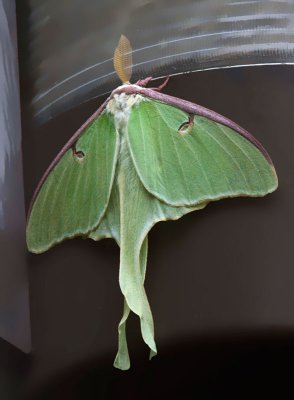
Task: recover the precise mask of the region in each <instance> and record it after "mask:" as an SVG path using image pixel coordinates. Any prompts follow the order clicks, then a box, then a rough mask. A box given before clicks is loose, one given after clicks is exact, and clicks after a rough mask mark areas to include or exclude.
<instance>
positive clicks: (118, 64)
mask: <svg viewBox="0 0 294 400" xmlns="http://www.w3.org/2000/svg"><path fill="white" fill-rule="evenodd" d="M113 65H114V68H115V71H116V73H117V75H118V76H119V79H120V80H121V81H122V83H129V81H130V79H131V76H132V66H133V59H132V46H131V44H130V42H129V40H128V39H127V38H126V37H125V36H124V35H121V37H120V39H119V42H118V45H117V47H116V49H115V50H114V55H113Z"/></svg>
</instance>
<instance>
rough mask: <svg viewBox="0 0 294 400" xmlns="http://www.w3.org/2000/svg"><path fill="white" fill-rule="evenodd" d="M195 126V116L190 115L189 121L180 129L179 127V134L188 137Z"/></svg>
mask: <svg viewBox="0 0 294 400" xmlns="http://www.w3.org/2000/svg"><path fill="white" fill-rule="evenodd" d="M193 125H194V116H193V115H189V119H188V121H185V122H183V123H182V124H181V125H180V126H179V127H178V132H179V133H180V135H187V134H189V133H190V132H191V129H192V128H193Z"/></svg>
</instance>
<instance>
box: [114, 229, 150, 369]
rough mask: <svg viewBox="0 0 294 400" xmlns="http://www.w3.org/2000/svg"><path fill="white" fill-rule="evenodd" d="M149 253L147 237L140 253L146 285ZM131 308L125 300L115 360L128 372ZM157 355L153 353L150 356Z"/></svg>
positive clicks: (115, 363) (116, 365) (118, 366)
mask: <svg viewBox="0 0 294 400" xmlns="http://www.w3.org/2000/svg"><path fill="white" fill-rule="evenodd" d="M147 253H148V238H147V237H146V238H145V240H144V242H143V244H142V247H141V251H140V273H141V276H142V282H143V284H144V280H145V274H146V264H147ZM130 311H131V310H130V308H129V306H128V303H127V301H126V299H124V311H123V317H122V319H121V321H120V323H119V326H118V352H117V355H116V358H115V360H114V364H113V365H114V366H115V367H116V368H119V369H122V370H127V369H129V368H130V357H129V351H128V344H127V338H126V323H127V318H128V316H129V314H130ZM153 355H155V354H153V353H152V351H151V354H150V356H153Z"/></svg>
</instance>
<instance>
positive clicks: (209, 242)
mask: <svg viewBox="0 0 294 400" xmlns="http://www.w3.org/2000/svg"><path fill="white" fill-rule="evenodd" d="M28 82H29V81H26V76H25V75H22V84H23V85H22V88H23V92H22V99H23V151H24V171H25V186H26V187H25V189H26V201H27V206H28V204H29V200H30V198H31V196H32V193H33V190H34V188H35V186H36V184H37V182H38V180H39V179H40V177H41V175H42V173H43V172H44V170H45V169H46V167H47V166H48V164H49V162H50V161H51V160H52V158H53V157H54V156H55V154H56V152H57V151H58V150H59V149H60V147H61V146H62V145H63V144H64V143H65V141H66V140H67V139H68V138H69V137H70V136H71V135H72V133H73V132H74V131H75V130H76V129H77V128H78V127H79V126H80V125H81V124H82V122H83V121H84V120H85V119H86V118H87V117H88V116H89V115H90V114H91V113H92V112H93V111H94V110H95V109H96V108H97V106H98V104H100V102H101V99H99V100H93V101H91V102H89V103H87V104H84V105H81V106H80V107H79V108H78V109H75V110H72V111H70V112H68V113H66V114H64V115H61V116H60V117H58V118H56V119H55V120H53V121H50V122H49V123H47V124H46V125H45V126H42V127H39V128H37V127H36V126H34V124H33V123H32V120H31V115H30V110H29V108H28V107H27V99H28V98H29V93H28V90H29V87H28ZM165 92H166V93H170V94H173V95H176V96H179V97H182V98H185V99H187V100H191V101H194V102H197V103H199V104H201V105H204V106H206V107H209V108H211V109H213V110H215V111H217V112H219V113H221V114H224V115H225V116H227V117H229V118H231V119H233V120H234V121H236V122H237V123H239V124H240V125H241V126H243V127H245V128H247V129H248V130H249V131H250V132H252V133H253V134H254V135H255V136H256V137H257V138H258V139H259V140H260V141H261V142H262V143H263V144H264V146H265V147H266V149H267V150H268V152H269V153H270V155H271V157H272V159H273V162H274V164H275V166H276V169H277V173H278V176H279V182H280V187H279V189H278V191H277V192H276V193H274V194H272V195H269V196H267V197H266V198H263V199H245V198H244V199H230V200H223V201H221V202H218V203H214V204H211V205H209V206H208V207H207V208H206V209H205V210H203V211H199V212H195V213H192V214H190V215H187V216H185V217H183V218H182V219H181V220H179V221H176V222H165V223H160V224H158V225H156V227H155V228H154V229H153V230H152V232H151V234H150V236H149V237H150V242H149V258H148V266H147V279H146V289H147V294H148V296H149V299H150V303H151V308H152V311H153V315H154V319H155V329H156V339H157V344H158V349H159V354H158V356H157V357H156V358H155V359H153V360H152V361H151V362H149V361H148V350H147V349H146V346H144V344H143V343H142V340H141V337H140V332H139V326H138V325H139V324H138V320H137V319H136V318H135V317H133V318H131V320H130V322H129V324H128V339H129V348H130V353H131V362H132V367H131V370H130V371H129V372H121V371H118V370H115V369H114V368H112V366H111V365H112V362H113V359H114V356H115V353H116V349H117V324H118V322H119V319H120V317H121V313H122V296H121V293H120V290H119V286H118V262H119V251H118V248H117V247H116V245H115V243H114V242H113V241H109V240H104V241H101V242H98V243H95V242H92V241H90V240H81V239H75V240H71V241H67V242H65V243H63V244H62V245H59V246H57V247H56V248H54V249H52V250H50V251H49V252H48V253H46V254H43V255H38V256H36V255H29V254H28V261H29V277H30V301H31V318H32V335H33V336H32V341H33V353H32V356H31V358H30V361H28V360H27V363H28V369H27V373H26V376H25V378H24V383H25V390H26V393H27V397H28V398H34V399H50V400H51V399H54V400H55V399H92V398H93V399H94V398H95V399H97V398H99V399H100V398H101V399H113V398H117V397H118V396H121V398H123V399H124V398H125V399H133V398H134V399H135V398H141V399H145V398H146V399H147V398H151V397H153V398H158V397H159V396H168V395H169V396H172V395H174V396H175V397H177V398H180V399H193V398H196V397H198V396H200V397H201V398H202V399H213V398H216V397H217V398H222V397H226V398H228V397H229V398H233V397H234V398H243V396H244V398H245V396H248V395H249V393H251V390H252V387H253V385H257V386H258V388H259V389H258V390H261V391H262V392H263V393H264V392H265V390H267V389H270V390H271V392H273V391H274V390H281V388H285V387H286V386H287V383H289V384H290V379H291V376H292V372H291V367H289V363H290V361H291V360H292V359H293V356H294V351H293V350H294V329H293V328H294V290H293V288H294V279H293V278H294V268H293V244H292V242H293V230H294V228H293V221H294V218H293V198H294V193H293V191H294V185H293V183H294V159H293V156H292V149H293V142H294V140H293V127H292V126H293V123H292V113H293V111H292V108H293V100H294V91H293V67H290V66H279V67H272V66H271V67H270V66H267V67H254V68H253V67H251V68H241V69H231V70H222V71H207V72H201V73H194V74H192V75H184V76H177V77H173V78H172V79H171V81H170V83H169V85H168V87H167V88H166V90H165ZM278 380H279V381H281V380H282V383H283V384H282V386H281V385H280V384H277V381H278Z"/></svg>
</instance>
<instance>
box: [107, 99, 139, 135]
mask: <svg viewBox="0 0 294 400" xmlns="http://www.w3.org/2000/svg"><path fill="white" fill-rule="evenodd" d="M143 99H144V97H143V96H141V95H140V94H127V93H120V94H115V95H114V96H113V98H112V99H111V100H109V102H108V103H107V106H106V112H109V113H111V114H112V115H113V117H114V121H115V126H116V128H117V129H122V128H124V127H126V126H127V123H128V119H129V116H130V113H131V109H132V107H133V106H135V105H136V104H139V103H140V102H141V101H142V100H143Z"/></svg>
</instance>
